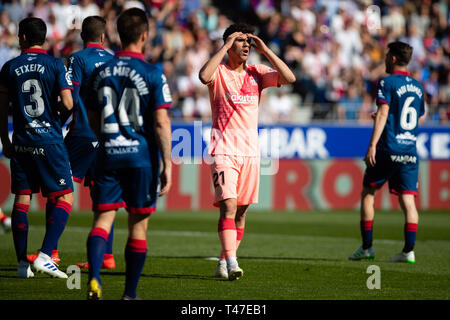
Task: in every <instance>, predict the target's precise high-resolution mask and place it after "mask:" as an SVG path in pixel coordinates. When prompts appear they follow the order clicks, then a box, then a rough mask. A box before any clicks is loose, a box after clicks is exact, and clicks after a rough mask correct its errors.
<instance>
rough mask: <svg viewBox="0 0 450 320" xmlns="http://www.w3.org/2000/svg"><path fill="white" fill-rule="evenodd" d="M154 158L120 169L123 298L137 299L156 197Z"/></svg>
mask: <svg viewBox="0 0 450 320" xmlns="http://www.w3.org/2000/svg"><path fill="white" fill-rule="evenodd" d="M158 174H159V166H158V163H157V161H156V160H155V161H154V162H153V166H152V167H151V168H150V167H144V168H128V169H122V170H121V181H122V185H123V188H124V193H123V196H124V199H125V202H126V204H127V211H128V240H127V243H126V246H125V263H126V271H125V275H126V276H125V290H124V293H123V296H122V299H123V300H140V298H139V297H138V296H137V286H138V283H139V279H140V277H141V273H142V269H143V267H144V264H145V259H146V256H147V237H146V234H147V226H148V219H149V217H150V214H151V213H153V212H154V211H155V210H156V201H157V199H158Z"/></svg>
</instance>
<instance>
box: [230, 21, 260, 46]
mask: <svg viewBox="0 0 450 320" xmlns="http://www.w3.org/2000/svg"><path fill="white" fill-rule="evenodd" d="M235 32H242V33H250V34H253V33H254V32H255V27H253V26H251V25H249V24H246V23H242V22H239V23H235V24H232V25H231V26H229V27H228V28H227V29H226V30H225V32H224V33H223V42H225V41H227V38H228V37H229V36H230V35H232V34H233V33H235Z"/></svg>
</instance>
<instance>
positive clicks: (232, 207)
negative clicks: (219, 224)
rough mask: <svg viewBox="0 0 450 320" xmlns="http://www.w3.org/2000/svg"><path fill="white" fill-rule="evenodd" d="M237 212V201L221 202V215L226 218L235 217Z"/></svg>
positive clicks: (227, 200)
mask: <svg viewBox="0 0 450 320" xmlns="http://www.w3.org/2000/svg"><path fill="white" fill-rule="evenodd" d="M236 211H237V203H236V199H232V198H230V199H226V200H222V201H220V215H221V216H223V217H225V218H230V217H233V218H234V217H235V216H236Z"/></svg>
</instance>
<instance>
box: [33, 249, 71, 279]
mask: <svg viewBox="0 0 450 320" xmlns="http://www.w3.org/2000/svg"><path fill="white" fill-rule="evenodd" d="M33 267H34V268H35V269H36V270H37V271H40V272H44V273H47V274H49V275H50V276H52V277H55V278H62V279H67V278H68V277H67V274H65V273H64V272H62V271H60V270H59V269H58V268H57V267H56V264H55V263H54V262H53V260H52V259H51V258H50V257H49V256H48V255H46V254H45V253H43V252H39V254H38V256H37V258H36V260H34V263H33Z"/></svg>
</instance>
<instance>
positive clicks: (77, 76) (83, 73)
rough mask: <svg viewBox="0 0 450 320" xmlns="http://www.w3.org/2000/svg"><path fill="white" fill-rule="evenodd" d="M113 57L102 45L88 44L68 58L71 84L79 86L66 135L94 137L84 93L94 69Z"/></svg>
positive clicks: (86, 90)
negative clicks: (77, 96)
mask: <svg viewBox="0 0 450 320" xmlns="http://www.w3.org/2000/svg"><path fill="white" fill-rule="evenodd" d="M113 57H114V56H113V55H112V54H110V53H109V52H108V51H106V50H105V49H104V48H103V46H101V45H97V44H88V45H87V46H86V48H85V49H83V50H81V51H78V52H76V53H74V54H73V55H72V56H71V57H70V58H69V68H68V71H69V74H70V76H71V79H72V82H73V85H74V86H78V87H79V98H78V101H77V103H76V104H75V105H74V107H73V116H72V121H71V122H70V124H69V132H68V135H72V136H77V137H89V138H95V134H94V132H93V131H92V129H91V127H90V126H89V121H88V117H87V111H86V106H85V100H86V98H87V97H86V95H87V92H88V86H89V83H90V80H91V77H92V74H93V72H94V70H95V69H96V68H98V67H99V66H101V65H102V64H103V63H105V62H106V61H108V60H110V59H112V58H113Z"/></svg>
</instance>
